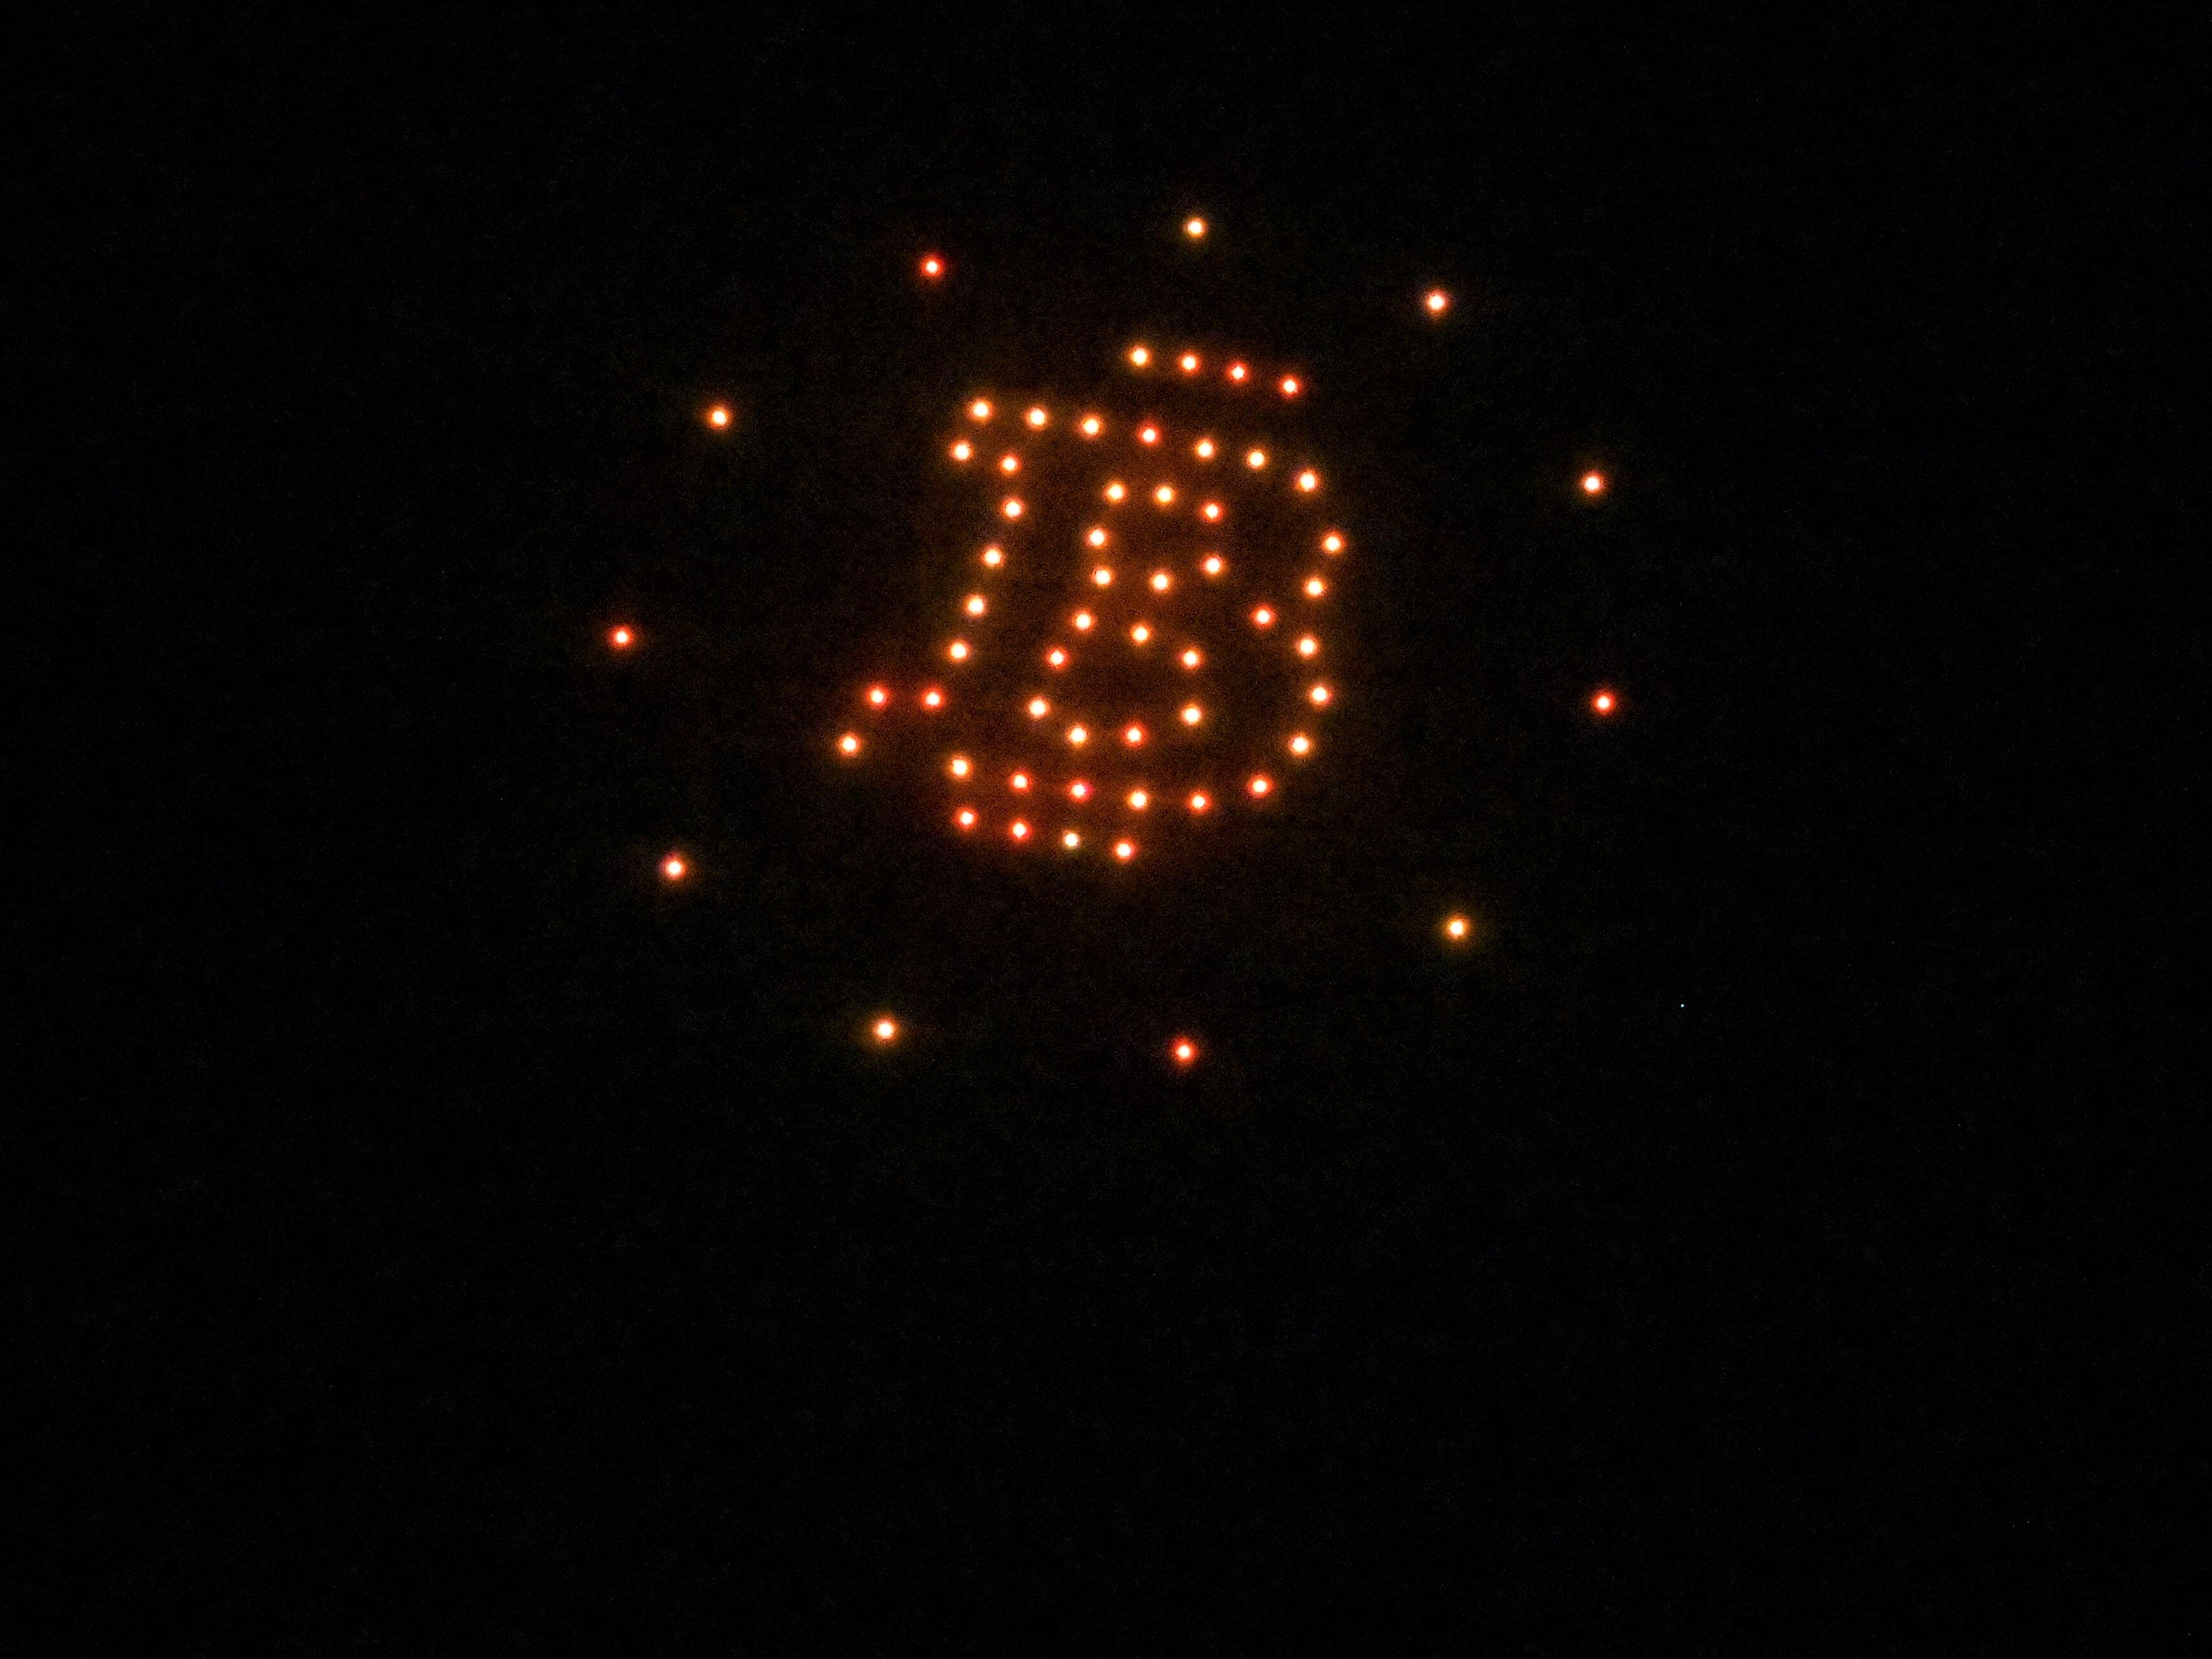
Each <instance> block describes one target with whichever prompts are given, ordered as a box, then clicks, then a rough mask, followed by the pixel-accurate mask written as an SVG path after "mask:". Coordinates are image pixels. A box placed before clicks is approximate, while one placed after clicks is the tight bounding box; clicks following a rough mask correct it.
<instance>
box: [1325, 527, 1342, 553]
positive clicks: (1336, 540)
mask: <svg viewBox="0 0 2212 1659" xmlns="http://www.w3.org/2000/svg"><path fill="white" fill-rule="evenodd" d="M1321 550H1322V552H1324V553H1341V552H1343V551H1344V537H1343V536H1342V534H1341V533H1340V532H1337V531H1334V530H1332V531H1330V532H1328V535H1326V536H1324V537H1322V538H1321Z"/></svg>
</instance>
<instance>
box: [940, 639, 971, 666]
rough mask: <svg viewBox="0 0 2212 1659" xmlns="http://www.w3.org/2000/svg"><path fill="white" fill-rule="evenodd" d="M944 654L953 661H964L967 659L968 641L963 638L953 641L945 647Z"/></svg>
mask: <svg viewBox="0 0 2212 1659" xmlns="http://www.w3.org/2000/svg"><path fill="white" fill-rule="evenodd" d="M945 655H946V656H948V657H950V658H951V659H952V660H953V661H955V662H966V661H967V660H968V641H965V640H955V641H952V643H951V644H950V645H948V646H946V647H945Z"/></svg>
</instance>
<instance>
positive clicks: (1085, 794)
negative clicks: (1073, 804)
mask: <svg viewBox="0 0 2212 1659" xmlns="http://www.w3.org/2000/svg"><path fill="white" fill-rule="evenodd" d="M1067 798H1068V799H1070V800H1089V799H1091V786H1090V785H1089V784H1087V783H1085V781H1083V780H1082V779H1081V778H1078V779H1076V781H1074V782H1073V783H1071V784H1069V785H1068V786H1067Z"/></svg>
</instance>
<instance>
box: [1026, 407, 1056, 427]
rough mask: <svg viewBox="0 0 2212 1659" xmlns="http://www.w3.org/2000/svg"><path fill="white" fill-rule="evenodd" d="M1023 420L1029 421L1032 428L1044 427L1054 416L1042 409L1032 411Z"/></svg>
mask: <svg viewBox="0 0 2212 1659" xmlns="http://www.w3.org/2000/svg"><path fill="white" fill-rule="evenodd" d="M1022 418H1023V419H1024V420H1025V421H1027V422H1029V423H1030V425H1031V426H1034V427H1042V425H1043V424H1044V423H1045V422H1047V421H1048V420H1050V419H1051V418H1052V416H1049V415H1048V414H1046V413H1045V412H1044V410H1042V409H1032V410H1030V412H1029V413H1028V414H1026V415H1024V416H1022Z"/></svg>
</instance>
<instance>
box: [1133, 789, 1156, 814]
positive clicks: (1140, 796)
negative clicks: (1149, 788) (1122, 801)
mask: <svg viewBox="0 0 2212 1659" xmlns="http://www.w3.org/2000/svg"><path fill="white" fill-rule="evenodd" d="M1129 805H1131V806H1132V807H1133V808H1134V809H1135V810H1136V811H1139V812H1141V811H1144V810H1145V809H1146V807H1147V806H1150V805H1152V797H1151V796H1150V795H1148V794H1146V793H1145V792H1144V791H1143V790H1141V789H1132V790H1131V791H1130V792H1129Z"/></svg>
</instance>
